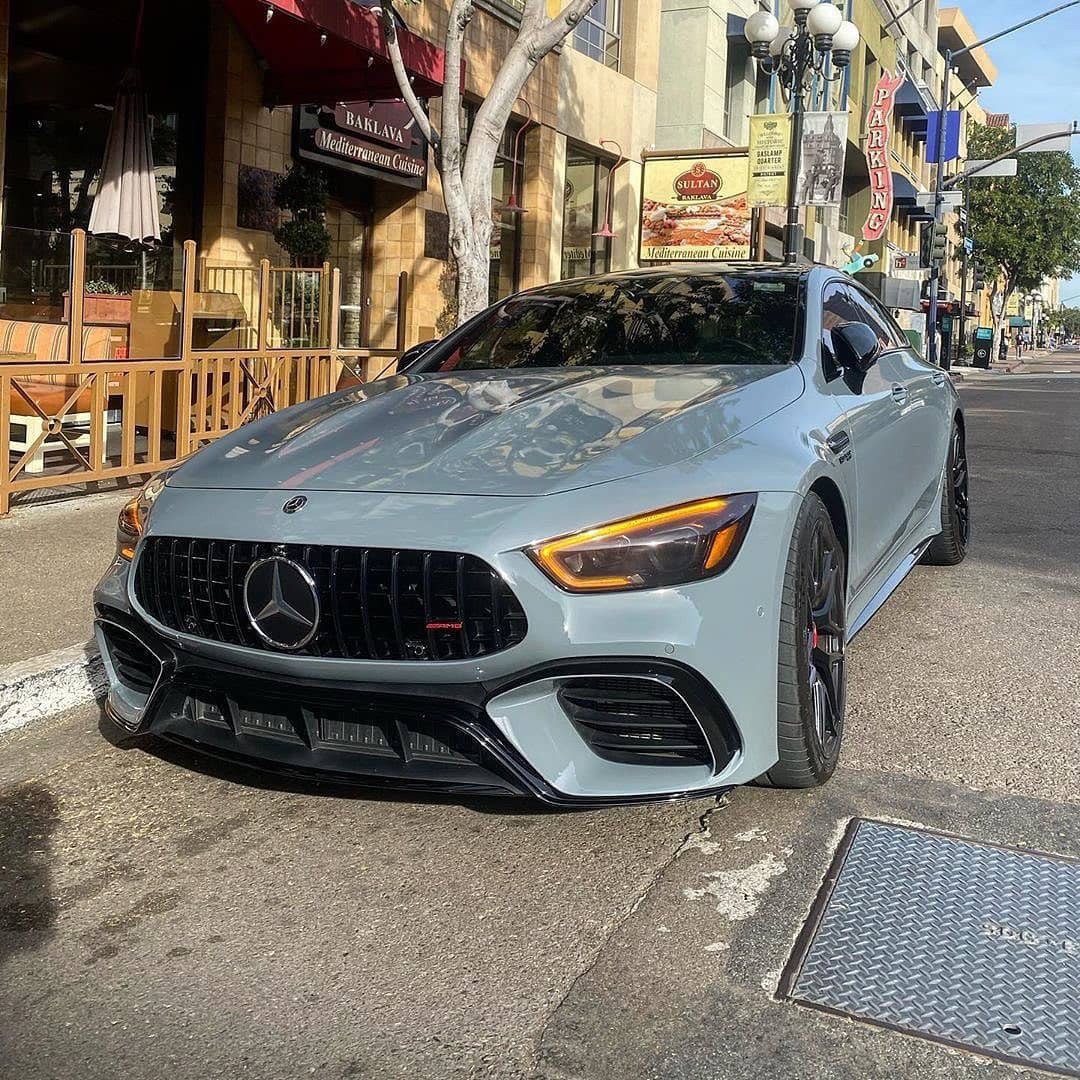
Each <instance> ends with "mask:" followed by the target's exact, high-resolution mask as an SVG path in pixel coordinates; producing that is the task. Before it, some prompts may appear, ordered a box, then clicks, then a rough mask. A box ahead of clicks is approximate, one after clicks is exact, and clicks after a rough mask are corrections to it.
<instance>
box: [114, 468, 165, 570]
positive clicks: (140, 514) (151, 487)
mask: <svg viewBox="0 0 1080 1080" xmlns="http://www.w3.org/2000/svg"><path fill="white" fill-rule="evenodd" d="M175 471H176V470H175V469H167V470H166V471H165V472H160V473H158V474H157V476H155V477H153V478H152V479H151V480H150V481H149V482H148V483H147V485H146V486H145V487H144V488H143V489H142V491H140V492H139V494H138V495H136V496H135V498H134V499H131V500H130V501H128V502H126V503H124V508H123V509H122V510H121V511H120V517H119V518H118V519H117V522H116V554H117V555H119V556H120V558H121V559H134V558H135V548H136V546H137V545H138V543H139V537H140V536H142V534H143V532H144V531H145V529H146V521H147V518H149V516H150V510H151V508H152V507H153V505H154V500H155V499H156V498H157V497H158V496H159V495H160V494H161V492H162V491H164V490H165V481H166V480H168V478H169V477H170V476H172V474H173V473H174V472H175Z"/></svg>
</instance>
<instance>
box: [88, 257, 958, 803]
mask: <svg viewBox="0 0 1080 1080" xmlns="http://www.w3.org/2000/svg"><path fill="white" fill-rule="evenodd" d="M413 355H414V357H418V359H415V361H414V363H412V364H411V366H409V367H408V369H407V370H404V371H402V372H399V373H398V374H396V375H393V376H391V377H389V378H385V379H381V380H379V381H376V382H373V383H371V384H369V385H366V386H363V387H358V388H354V389H350V390H347V391H343V392H341V393H338V394H334V395H331V396H329V397H326V398H323V399H321V400H317V401H312V402H308V403H306V404H303V405H298V406H296V407H295V408H291V409H287V410H285V411H283V412H280V413H277V414H275V415H271V416H268V417H266V418H264V419H261V420H259V421H257V422H255V423H252V424H249V425H248V426H246V427H244V428H242V429H240V430H238V431H236V432H233V433H231V434H229V435H226V436H225V437H223V438H222V439H220V440H219V441H217V442H215V443H213V444H212V445H210V446H208V447H207V448H206V449H204V450H202V451H201V452H199V453H198V454H196V455H195V456H194V457H193V458H191V459H190V460H189V461H187V462H186V463H185V464H183V465H182V466H180V467H179V468H178V469H176V470H174V471H172V472H171V473H169V474H168V475H167V476H164V477H159V478H157V479H155V480H154V481H153V482H152V483H151V484H149V485H148V486H147V488H146V489H145V490H144V491H143V492H142V493H141V494H140V496H139V497H138V498H137V499H135V500H133V501H132V502H131V503H130V504H129V505H128V506H127V507H126V508H125V510H124V512H123V514H122V515H121V518H120V523H119V537H118V541H119V543H118V552H117V557H116V559H115V561H114V562H113V564H112V565H111V566H110V567H109V569H108V571H107V573H106V574H105V576H104V578H103V580H102V581H101V583H100V585H99V586H98V588H97V591H96V594H95V605H96V615H97V635H98V640H99V643H100V646H101V651H102V654H103V657H104V659H105V664H106V667H107V670H108V674H109V680H110V689H109V695H108V700H107V705H106V708H107V711H108V714H109V715H110V716H111V717H112V718H113V719H114V720H115V722H116V723H118V724H119V725H120V726H121V727H122V728H123V729H124V730H126V731H127V732H132V733H134V732H150V733H152V734H154V735H157V736H160V737H162V738H165V739H169V740H174V741H176V742H180V743H183V744H186V745H188V746H193V747H196V748H198V749H199V750H201V751H203V752H205V753H208V754H213V755H217V756H220V757H224V758H228V759H230V760H235V761H240V762H245V763H248V764H252V765H256V766H259V767H262V768H268V769H276V770H282V771H298V772H302V773H304V774H306V775H315V776H321V777H327V778H332V779H338V780H344V781H347V782H362V783H365V784H385V785H391V786H395V787H409V786H419V787H424V788H428V789H436V790H452V791H456V792H477V793H479V792H483V793H492V792H497V793H504V794H524V795H531V796H536V797H538V798H540V799H543V800H545V801H547V802H549V803H554V804H563V805H569V804H578V803H585V802H604V801H608V802H618V801H628V800H629V801H632V800H640V799H654V798H667V797H672V796H678V795H689V794H706V793H709V792H715V791H717V790H719V789H723V788H725V787H728V786H730V785H733V784H740V783H743V782H748V781H753V780H762V781H764V782H767V783H769V784H772V785H775V786H778V787H806V786H811V785H815V784H820V783H822V782H823V781H825V780H826V779H828V777H829V776H830V775H831V774H832V772H833V770H834V769H835V768H836V765H837V761H838V758H839V756H840V751H841V744H842V740H843V734H844V702H845V676H846V659H847V649H848V645H849V643H850V641H851V639H852V638H853V637H854V635H855V634H856V633H857V632H858V631H859V630H860V629H861V628H862V627H863V626H864V625H865V624H866V622H867V621H868V620H869V618H870V617H871V616H872V615H873V613H874V612H875V611H876V610H877V609H878V608H879V607H880V605H881V604H882V603H883V602H884V600H885V599H886V598H887V597H888V595H889V594H890V593H891V592H892V590H893V589H894V588H895V587H896V586H897V584H898V583H899V582H900V581H901V580H902V579H903V577H904V575H905V574H906V573H907V572H908V571H909V570H910V569H911V568H912V567H913V566H914V565H915V564H916V562H918V561H919V560H920V559H923V560H926V561H929V562H933V563H936V564H954V563H958V562H960V561H961V560H962V559H963V558H964V554H965V549H966V545H967V540H968V523H969V507H968V485H967V463H966V452H965V442H964V418H963V414H962V411H961V408H960V405H959V401H958V397H957V394H956V392H955V390H954V388H953V386H952V384H951V382H950V381H949V378H948V377H947V376H946V375H945V374H944V373H943V372H942V371H940V370H938V369H936V368H934V367H931V366H930V365H928V364H927V363H925V362H924V361H923V360H922V359H921V358H920V357H919V356H918V355H917V354H916V353H915V352H914V351H913V350H912V348H911V347H910V345H909V342H908V340H907V338H906V337H905V336H904V334H903V332H902V331H901V330H900V329H899V327H898V326H897V325H896V323H895V322H894V321H893V319H892V317H891V316H890V315H889V313H888V312H887V311H886V310H885V309H883V308H882V307H881V306H880V305H879V304H878V302H877V300H876V299H874V298H873V297H872V296H871V295H870V294H868V293H866V292H865V291H863V290H862V288H861V287H860V286H859V285H858V284H856V283H855V282H854V281H853V280H852V279H851V278H848V277H845V276H844V275H842V274H840V273H838V272H835V271H831V270H829V269H826V268H821V267H817V268H813V269H806V268H780V267H777V266H775V265H760V266H759V265H751V266H745V265H742V266H737V267H736V266H719V267H708V268H702V267H697V266H687V267H684V268H677V269H673V268H670V267H666V268H659V269H651V270H640V271H633V272H629V273H622V274H612V275H607V276H603V277H597V278H591V279H583V280H578V281H573V282H564V283H561V284H557V285H551V286H547V287H544V288H540V289H536V290H533V291H530V292H526V293H523V294H519V295H517V296H514V297H511V298H510V299H508V300H505V301H502V302H500V303H499V304H496V305H495V306H494V307H492V308H490V309H489V310H487V311H485V312H483V313H482V314H480V315H479V316H477V317H476V318H474V319H473V320H471V321H469V322H468V323H466V324H465V325H464V326H462V327H461V328H459V329H458V330H457V331H455V332H454V333H452V334H450V335H449V336H448V337H447V338H446V339H444V340H443V341H441V342H439V343H437V344H434V345H432V346H431V347H430V348H428V349H426V350H418V351H417V352H416V353H414V354H413Z"/></svg>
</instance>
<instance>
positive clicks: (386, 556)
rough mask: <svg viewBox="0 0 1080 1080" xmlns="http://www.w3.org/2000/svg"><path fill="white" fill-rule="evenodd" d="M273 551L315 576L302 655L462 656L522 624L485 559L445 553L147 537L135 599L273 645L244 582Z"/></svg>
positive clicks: (198, 631) (219, 637) (167, 619)
mask: <svg viewBox="0 0 1080 1080" xmlns="http://www.w3.org/2000/svg"><path fill="white" fill-rule="evenodd" d="M273 555H280V556H282V557H284V558H287V559H291V560H292V561H293V562H296V563H298V564H299V565H301V566H303V567H304V568H305V569H306V570H307V571H308V573H309V574H310V575H311V577H312V579H313V580H314V582H315V588H316V592H317V594H318V598H319V609H320V619H319V625H318V628H317V632H316V634H315V636H314V637H313V638H312V640H311V641H310V642H309V643H308V644H307V645H306V646H305V647H304V648H303V649H301V650H298V652H299V654H300V655H305V656H325V657H339V658H344V659H357V660H464V659H468V658H469V657H473V656H484V655H487V654H489V653H492V652H496V651H498V650H500V649H505V648H509V647H511V646H512V645H516V644H517V643H518V642H520V641H521V640H522V638H524V636H525V631H526V629H527V622H526V619H525V612H524V611H523V610H522V607H521V605H520V603H518V600H517V597H516V596H515V595H514V593H513V592H512V590H511V589H510V586H509V585H507V583H506V582H505V581H504V580H503V579H502V578H501V577H500V576H499V575H498V574H497V573H496V572H495V571H494V570H493V569H492V568H491V567H490V566H488V564H487V563H485V562H484V561H483V560H482V559H478V558H476V557H475V556H473V555H462V554H457V553H454V552H446V551H413V550H404V549H403V550H394V549H388V548H349V547H329V546H324V545H311V544H308V545H299V544H265V543H248V542H242V541H226V540H200V539H189V538H182V537H150V538H149V539H147V540H146V542H145V543H144V546H143V550H142V553H141V554H140V557H139V564H138V569H137V572H136V580H135V590H136V595H137V597H138V599H139V603H140V604H141V605H142V606H143V608H144V609H145V610H146V611H147V613H148V614H149V615H150V616H151V617H152V618H153V619H155V620H156V621H157V622H159V623H162V624H163V625H165V626H168V627H169V628H170V629H173V630H178V631H181V632H182V633H185V634H192V635H194V636H196V637H202V638H207V639H209V640H211V641H222V642H226V643H228V644H232V645H242V646H246V647H248V648H253V649H261V650H267V649H269V648H270V646H268V645H267V644H266V642H264V641H263V640H262V638H260V637H259V636H258V635H257V634H256V633H255V631H254V629H253V628H252V626H251V623H250V621H249V619H248V617H247V614H246V610H245V607H244V581H245V578H246V576H247V572H248V570H249V569H250V567H251V565H252V563H254V562H255V561H257V560H259V559H265V558H267V557H270V556H273Z"/></svg>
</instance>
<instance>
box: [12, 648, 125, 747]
mask: <svg viewBox="0 0 1080 1080" xmlns="http://www.w3.org/2000/svg"><path fill="white" fill-rule="evenodd" d="M106 688H107V680H106V678H105V669H104V667H103V666H102V663H101V657H100V656H99V655H98V651H97V648H96V646H95V645H94V644H93V643H92V642H89V641H88V642H86V643H85V644H83V645H71V646H69V647H68V648H66V649H57V650H56V651H54V652H51V653H46V654H45V655H44V656H36V657H34V658H33V659H32V660H20V661H19V662H18V663H15V664H8V665H7V666H6V667H3V668H0V735H4V734H6V733H7V732H9V731H15V730H17V729H18V728H21V727H25V726H26V725H27V724H29V723H31V722H32V721H34V720H44V719H45V718H46V717H49V716H55V715H56V714H57V713H61V712H64V711H65V710H67V709H72V708H74V707H75V706H76V705H88V704H89V703H90V702H91V701H93V700H94V699H95V698H100V697H103V696H104V694H105V690H106Z"/></svg>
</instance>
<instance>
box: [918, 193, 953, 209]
mask: <svg viewBox="0 0 1080 1080" xmlns="http://www.w3.org/2000/svg"><path fill="white" fill-rule="evenodd" d="M963 202H964V193H963V192H962V191H943V192H942V193H941V205H942V207H943V209H944V210H945V211H946V212H948V211H950V210H959V209H960V207H961V206H962V205H963ZM915 205H916V206H918V208H919V209H920V210H927V211H929V212H931V213H933V210H934V193H933V192H932V191H929V192H926V193H920V194H918V195H916V196H915Z"/></svg>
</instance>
